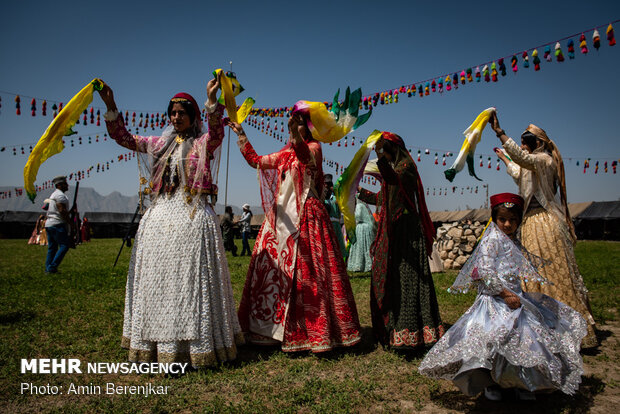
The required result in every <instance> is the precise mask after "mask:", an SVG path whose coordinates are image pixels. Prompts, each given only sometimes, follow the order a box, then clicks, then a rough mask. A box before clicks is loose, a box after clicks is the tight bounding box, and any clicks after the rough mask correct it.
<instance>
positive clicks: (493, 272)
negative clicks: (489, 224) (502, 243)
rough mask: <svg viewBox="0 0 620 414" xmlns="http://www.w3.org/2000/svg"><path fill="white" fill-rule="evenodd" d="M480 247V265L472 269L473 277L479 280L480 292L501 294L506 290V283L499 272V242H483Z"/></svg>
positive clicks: (492, 294)
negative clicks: (504, 283)
mask: <svg viewBox="0 0 620 414" xmlns="http://www.w3.org/2000/svg"><path fill="white" fill-rule="evenodd" d="M478 248H479V249H480V255H479V256H478V266H477V267H476V268H474V270H473V271H472V274H471V278H472V280H473V281H474V282H478V292H480V293H484V294H487V295H491V296H495V295H499V294H500V292H501V291H502V290H504V285H503V283H502V281H501V280H500V278H499V276H498V274H497V270H498V266H497V265H496V259H497V243H494V242H493V241H491V242H488V243H484V244H483V243H481V244H480V245H479V246H478Z"/></svg>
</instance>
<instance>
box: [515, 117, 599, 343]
mask: <svg viewBox="0 0 620 414" xmlns="http://www.w3.org/2000/svg"><path fill="white" fill-rule="evenodd" d="M531 127H534V128H531ZM529 129H531V130H532V131H533V132H535V135H536V136H537V137H538V138H539V139H545V138H546V140H547V141H550V140H549V138H547V136H546V134H544V131H542V130H540V129H539V128H537V127H535V126H533V125H531V126H530V128H529ZM540 131H542V133H541V132H540ZM542 134H544V135H542ZM554 147H555V145H554ZM504 149H505V150H506V152H507V153H508V155H510V157H511V158H512V161H511V162H509V163H508V166H507V168H506V170H507V172H508V174H509V175H510V176H511V177H512V178H513V179H514V180H515V182H516V183H517V185H518V186H519V194H520V195H521V196H523V198H524V199H525V209H524V212H525V214H524V218H523V223H522V224H521V242H522V243H523V246H524V247H525V248H526V249H527V250H528V251H529V252H530V253H532V254H535V255H537V256H540V257H541V258H543V259H545V260H547V261H549V262H550V264H549V265H547V266H545V267H543V268H542V269H541V274H542V276H544V277H545V278H546V279H548V280H549V281H550V282H552V283H553V284H542V285H541V284H540V283H538V282H535V281H532V282H527V283H525V282H524V285H523V290H525V291H526V292H541V293H544V294H546V295H548V296H551V297H553V298H554V299H557V300H559V301H560V302H563V303H565V304H566V305H568V306H570V307H571V308H573V309H575V310H577V311H578V312H579V313H581V315H582V316H583V317H584V318H585V319H586V321H587V322H588V335H587V336H586V338H584V342H583V344H582V345H583V346H584V347H593V346H596V345H597V344H598V341H597V339H596V335H595V332H594V326H595V322H594V318H593V317H592V312H591V310H590V302H589V299H588V290H587V289H586V286H585V284H584V283H583V278H582V277H581V274H580V273H579V268H578V267H577V262H576V260H575V252H574V250H573V244H574V240H575V239H576V238H575V237H574V232H573V230H572V222H571V221H570V215H569V214H568V209H567V207H566V202H565V200H564V201H563V204H564V205H560V203H558V202H557V201H556V199H555V194H556V189H557V188H558V184H560V186H562V185H563V184H562V183H561V181H562V180H561V179H560V177H559V175H558V162H561V158H559V159H558V160H556V159H555V158H554V157H552V156H551V155H549V154H548V153H547V152H546V151H545V149H544V148H543V147H542V146H540V147H538V148H537V149H536V150H534V152H533V153H531V154H529V153H527V152H526V151H524V150H522V149H521V148H520V147H519V145H517V143H515V142H514V141H513V140H512V139H508V141H507V142H506V143H505V144H504ZM562 171H563V167H562Z"/></svg>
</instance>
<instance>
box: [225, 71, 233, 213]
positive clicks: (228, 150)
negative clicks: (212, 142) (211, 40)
mask: <svg viewBox="0 0 620 414" xmlns="http://www.w3.org/2000/svg"><path fill="white" fill-rule="evenodd" d="M229 63H230V71H231V72H232V60H231V61H230V62H229ZM224 76H226V75H224ZM229 161H230V128H228V143H227V144H226V187H225V188H224V207H226V206H227V205H228V163H229Z"/></svg>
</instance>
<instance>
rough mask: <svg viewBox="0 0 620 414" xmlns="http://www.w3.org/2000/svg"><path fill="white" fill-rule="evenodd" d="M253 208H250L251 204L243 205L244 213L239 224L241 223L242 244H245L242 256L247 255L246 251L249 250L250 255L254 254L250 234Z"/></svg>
mask: <svg viewBox="0 0 620 414" xmlns="http://www.w3.org/2000/svg"><path fill="white" fill-rule="evenodd" d="M251 221H252V210H250V205H249V204H244V205H243V214H242V215H241V218H240V219H239V224H241V242H242V243H241V244H242V245H243V249H242V250H241V256H244V255H245V252H246V251H247V252H248V256H251V255H252V250H251V249H250V242H249V239H250V234H252V226H251Z"/></svg>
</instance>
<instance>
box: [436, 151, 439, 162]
mask: <svg viewBox="0 0 620 414" xmlns="http://www.w3.org/2000/svg"><path fill="white" fill-rule="evenodd" d="M438 164H439V157H438V155H437V153H435V165H438Z"/></svg>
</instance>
